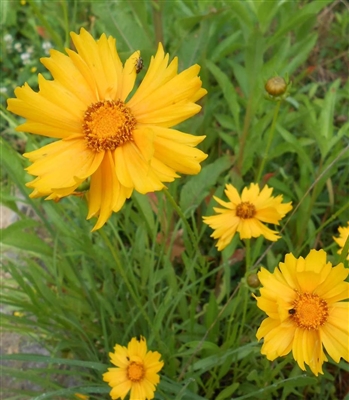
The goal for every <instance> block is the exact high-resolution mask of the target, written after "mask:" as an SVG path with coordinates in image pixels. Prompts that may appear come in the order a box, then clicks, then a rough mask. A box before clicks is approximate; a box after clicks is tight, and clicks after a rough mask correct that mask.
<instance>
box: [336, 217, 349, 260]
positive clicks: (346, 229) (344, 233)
mask: <svg viewBox="0 0 349 400" xmlns="http://www.w3.org/2000/svg"><path fill="white" fill-rule="evenodd" d="M347 225H348V226H343V227H342V226H340V227H339V228H338V232H339V237H338V238H336V237H333V239H334V240H335V242H337V244H338V245H339V247H340V250H338V251H337V253H338V254H342V251H343V247H344V245H345V242H346V241H347V239H348V237H349V221H348V223H347ZM347 260H349V251H348V254H347Z"/></svg>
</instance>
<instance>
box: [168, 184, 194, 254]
mask: <svg viewBox="0 0 349 400" xmlns="http://www.w3.org/2000/svg"><path fill="white" fill-rule="evenodd" d="M162 191H163V192H164V193H165V196H166V197H167V200H168V201H169V202H170V203H171V205H172V207H173V208H174V209H175V210H176V212H177V214H178V215H179V217H180V219H181V220H182V222H183V224H184V225H185V228H186V230H187V232H188V235H189V237H190V241H191V242H192V245H193V248H195V246H196V244H197V240H196V237H195V234H194V232H193V230H192V228H191V226H190V225H189V223H188V221H187V219H186V218H185V215H184V214H183V212H182V210H181V208H180V207H179V206H178V204H177V203H176V201H175V199H174V198H173V197H172V195H171V193H170V192H169V191H168V190H167V189H163V190H162Z"/></svg>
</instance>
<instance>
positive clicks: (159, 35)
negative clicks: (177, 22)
mask: <svg viewBox="0 0 349 400" xmlns="http://www.w3.org/2000/svg"><path fill="white" fill-rule="evenodd" d="M152 6H153V7H152V8H153V21H154V30H155V41H156V43H155V45H156V47H157V45H158V43H162V44H163V43H164V32H163V28H162V14H161V2H160V1H159V0H153V1H152Z"/></svg>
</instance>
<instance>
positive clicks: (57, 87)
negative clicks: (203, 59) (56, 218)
mask: <svg viewBox="0 0 349 400" xmlns="http://www.w3.org/2000/svg"><path fill="white" fill-rule="evenodd" d="M71 37H72V40H73V43H74V45H75V48H76V49H77V51H76V52H75V51H73V50H69V49H67V50H66V52H67V55H65V54H62V53H60V52H58V51H56V50H50V57H48V58H42V59H41V62H42V63H43V64H44V66H45V67H46V68H47V69H48V70H49V71H50V72H51V74H52V76H53V80H51V81H49V80H46V79H45V78H44V77H43V76H42V75H39V87H40V90H39V92H38V93H36V92H34V91H33V90H32V89H31V88H30V87H29V86H28V84H25V85H24V86H23V87H20V88H17V89H16V90H15V95H16V97H17V98H15V99H9V100H8V109H9V110H10V111H12V112H13V113H15V114H18V115H20V116H22V117H24V118H26V119H27V121H26V122H25V123H24V124H22V125H20V126H19V127H18V128H17V130H19V131H26V132H31V133H34V134H37V135H43V136H47V137H50V138H55V139H58V140H56V141H54V142H53V143H50V144H48V145H46V146H44V147H42V148H40V149H38V150H35V151H32V152H30V153H26V154H24V156H25V157H27V158H28V159H29V160H30V161H31V162H32V165H30V166H29V167H28V168H27V170H28V172H29V173H30V174H31V175H34V176H36V179H34V180H33V181H32V182H30V183H29V184H28V185H27V186H28V187H30V188H32V189H33V192H32V193H31V197H41V196H46V198H47V199H54V200H57V199H59V198H61V197H64V196H68V195H71V194H73V193H74V192H75V191H76V189H77V188H78V187H79V185H81V184H82V183H83V182H84V181H89V185H90V186H89V190H88V193H87V199H88V208H89V211H88V215H87V218H88V219H89V218H91V217H95V216H96V217H97V216H98V220H97V223H96V225H95V226H94V228H93V229H94V230H96V229H99V228H101V227H102V226H103V225H104V223H105V222H106V221H107V219H108V218H109V216H110V215H111V213H112V212H113V211H115V212H116V211H118V210H120V208H121V207H122V206H123V204H124V202H125V200H126V199H127V198H129V197H130V196H131V194H132V191H133V190H136V191H138V192H140V193H148V192H153V191H157V190H161V189H163V188H164V182H172V181H173V180H174V179H175V178H177V177H178V175H177V172H178V173H184V174H197V173H198V172H199V171H200V162H201V161H203V160H204V159H205V158H206V157H207V155H206V154H205V153H203V152H202V151H200V150H198V149H196V148H195V146H196V145H197V144H198V143H200V142H201V141H202V140H203V139H204V138H205V136H193V135H190V134H186V133H183V132H180V131H178V130H175V129H172V127H173V126H174V125H176V124H179V123H180V122H182V121H184V120H186V119H187V118H190V117H191V116H193V115H195V114H197V113H198V112H199V111H200V109H201V107H200V106H199V105H197V104H195V102H196V101H198V100H199V99H200V98H201V97H203V96H204V95H205V94H206V90H205V89H203V88H202V87H201V86H202V82H201V80H200V78H199V77H198V73H199V70H200V67H199V66H198V65H193V66H191V67H190V68H188V69H186V70H185V71H183V72H181V73H178V71H177V67H178V60H177V58H174V59H173V60H172V62H171V63H169V55H168V54H165V53H164V50H163V47H162V45H161V44H159V46H158V50H157V52H156V54H155V56H154V57H152V58H151V61H150V65H149V68H148V70H147V72H146V73H145V76H144V79H143V81H142V82H141V83H140V85H139V87H138V88H137V90H136V91H134V93H133V94H131V92H132V91H133V88H134V85H135V80H136V77H137V72H139V70H140V69H139V59H140V52H139V51H136V52H134V53H133V54H132V55H131V56H130V57H129V58H128V60H127V61H126V62H125V64H124V65H123V64H122V62H121V61H120V58H119V55H118V53H117V50H116V47H115V39H114V38H113V37H111V36H109V37H107V36H106V35H105V34H103V35H102V36H101V38H100V39H99V40H97V41H95V40H94V39H93V37H92V36H91V35H90V34H89V33H88V32H87V31H86V30H84V29H81V31H80V34H76V33H71Z"/></svg>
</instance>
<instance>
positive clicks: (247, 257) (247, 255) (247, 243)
mask: <svg viewBox="0 0 349 400" xmlns="http://www.w3.org/2000/svg"><path fill="white" fill-rule="evenodd" d="M245 260H246V273H247V272H248V270H249V269H250V266H251V239H245Z"/></svg>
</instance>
